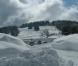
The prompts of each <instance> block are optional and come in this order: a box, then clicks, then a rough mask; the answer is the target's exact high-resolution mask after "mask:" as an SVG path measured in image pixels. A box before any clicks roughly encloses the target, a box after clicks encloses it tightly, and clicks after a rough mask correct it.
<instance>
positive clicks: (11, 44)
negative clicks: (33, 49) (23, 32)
mask: <svg viewBox="0 0 78 66" xmlns="http://www.w3.org/2000/svg"><path fill="white" fill-rule="evenodd" d="M28 49H29V46H28V45H26V44H25V43H24V42H23V41H22V40H20V39H18V38H16V37H13V36H10V35H7V34H2V33H0V57H7V56H8V57H9V56H13V55H17V54H19V53H21V52H24V51H25V50H28Z"/></svg>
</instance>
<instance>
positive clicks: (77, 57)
mask: <svg viewBox="0 0 78 66" xmlns="http://www.w3.org/2000/svg"><path fill="white" fill-rule="evenodd" d="M56 51H57V52H58V54H59V56H60V57H62V58H63V59H65V60H72V61H73V62H74V66H78V52H75V51H65V50H56Z"/></svg>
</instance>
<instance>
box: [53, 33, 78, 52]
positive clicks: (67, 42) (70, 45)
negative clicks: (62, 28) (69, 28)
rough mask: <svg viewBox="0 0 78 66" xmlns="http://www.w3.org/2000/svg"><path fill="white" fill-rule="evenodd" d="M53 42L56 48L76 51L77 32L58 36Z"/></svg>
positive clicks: (77, 43)
mask: <svg viewBox="0 0 78 66" xmlns="http://www.w3.org/2000/svg"><path fill="white" fill-rule="evenodd" d="M53 43H54V44H53V47H54V48H56V49H61V50H72V51H78V34H72V35H69V36H64V37H61V38H58V39H56V40H54V42H53Z"/></svg>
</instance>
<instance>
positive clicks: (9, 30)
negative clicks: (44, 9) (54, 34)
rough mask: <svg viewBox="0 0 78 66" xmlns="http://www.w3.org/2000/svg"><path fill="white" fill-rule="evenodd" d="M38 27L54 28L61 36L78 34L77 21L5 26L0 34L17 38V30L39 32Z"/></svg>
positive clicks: (0, 30) (38, 22) (39, 22)
mask: <svg viewBox="0 0 78 66" xmlns="http://www.w3.org/2000/svg"><path fill="white" fill-rule="evenodd" d="M40 26H55V27H56V28H57V29H58V30H60V31H61V32H62V34H63V35H69V34H75V33H78V22H77V21H70V20H69V21H68V20H57V21H52V22H49V21H36V22H30V23H25V24H22V25H21V26H20V27H17V26H7V27H2V28H0V33H5V34H11V35H13V36H18V34H19V32H20V31H19V29H18V28H26V27H27V28H28V29H32V28H33V29H34V30H35V31H39V30H40V28H39V27H40Z"/></svg>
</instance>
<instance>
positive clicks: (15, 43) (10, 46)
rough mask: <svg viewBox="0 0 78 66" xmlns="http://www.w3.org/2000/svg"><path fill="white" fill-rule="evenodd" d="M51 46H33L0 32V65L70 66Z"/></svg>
mask: <svg viewBox="0 0 78 66" xmlns="http://www.w3.org/2000/svg"><path fill="white" fill-rule="evenodd" d="M71 64H73V62H72V61H71V63H69V61H65V60H64V59H62V58H61V57H59V55H58V53H57V51H56V50H54V49H53V48H52V47H51V46H48V45H45V46H44V45H42V46H38V45H37V46H33V47H30V46H29V45H27V44H25V43H24V42H23V41H22V40H21V39H19V38H16V37H13V36H10V35H7V34H0V66H71Z"/></svg>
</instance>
